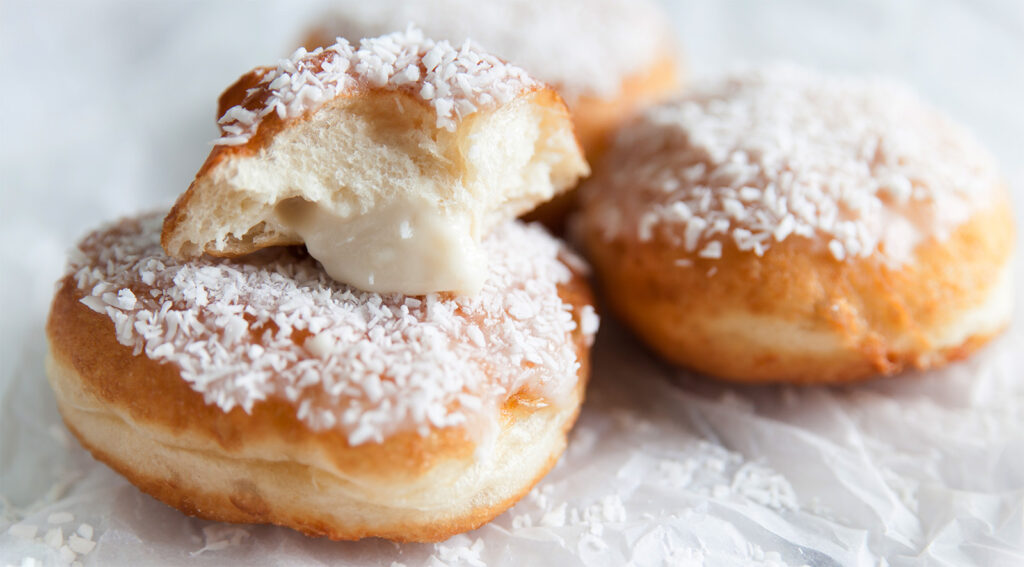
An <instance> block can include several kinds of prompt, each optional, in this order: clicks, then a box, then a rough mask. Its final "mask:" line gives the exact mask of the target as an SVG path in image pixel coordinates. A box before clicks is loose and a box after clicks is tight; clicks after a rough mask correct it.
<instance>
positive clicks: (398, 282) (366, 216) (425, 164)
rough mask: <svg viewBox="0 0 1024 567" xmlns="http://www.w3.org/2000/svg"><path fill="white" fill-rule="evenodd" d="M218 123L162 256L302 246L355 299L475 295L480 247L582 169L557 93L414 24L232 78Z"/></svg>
mask: <svg viewBox="0 0 1024 567" xmlns="http://www.w3.org/2000/svg"><path fill="white" fill-rule="evenodd" d="M219 114H220V119H219V121H218V122H219V125H220V129H221V137H220V138H219V139H218V140H217V142H216V145H215V147H214V148H213V150H212V151H211V153H210V156H209V158H208V159H207V160H206V163H205V164H203V166H202V168H201V169H200V170H199V172H198V174H197V175H196V178H195V181H194V182H193V183H192V185H191V187H189V189H188V191H186V192H185V193H184V194H183V195H182V196H181V197H180V198H179V199H178V202H177V203H176V204H175V206H174V208H173V209H172V210H171V213H170V214H169V215H168V217H167V220H166V222H165V225H164V229H163V246H164V249H165V250H166V251H167V253H168V254H169V255H170V256H172V257H174V258H177V259H180V260H187V259H191V258H196V257H198V256H201V255H202V254H204V253H205V254H212V255H216V256H224V257H235V256H240V255H244V254H248V253H251V252H253V251H255V250H258V249H261V248H265V247H268V246H282V245H296V244H305V245H306V247H307V249H308V250H309V253H310V254H311V255H312V256H313V257H314V258H316V259H317V260H319V261H320V262H321V263H322V264H323V266H324V269H325V270H326V271H327V273H328V274H330V275H331V276H332V277H333V278H335V279H336V280H338V281H340V282H343V283H348V284H351V285H354V286H356V287H358V288H360V289H364V290H367V291H376V292H381V293H403V294H410V295H422V294H426V293H433V292H455V293H463V294H467V295H472V294H474V293H476V292H477V291H479V290H480V289H481V287H482V286H483V282H484V278H485V276H486V274H487V268H486V263H487V261H486V260H487V259H486V257H485V255H484V254H483V251H482V244H481V240H482V239H483V238H484V237H486V236H487V234H488V233H489V232H490V231H492V230H494V229H495V228H496V227H498V226H500V225H502V224H504V223H505V222H506V221H508V220H510V219H512V218H515V217H517V216H518V215H520V214H522V213H524V212H526V211H528V210H530V209H532V208H534V207H535V206H536V205H537V204H539V203H541V202H543V201H546V200H548V199H550V198H551V197H552V196H553V195H555V194H557V193H559V192H561V191H565V190H567V189H568V188H570V187H571V186H574V185H575V184H576V182H577V180H578V179H579V178H580V177H581V176H582V175H586V174H588V173H589V168H588V166H587V163H586V161H585V160H584V159H583V155H582V152H581V150H580V147H579V144H578V143H577V141H576V138H575V136H574V133H573V127H572V122H571V119H570V117H569V114H568V111H567V110H566V107H565V104H564V103H563V102H562V100H561V98H560V97H559V95H558V94H557V93H556V92H555V91H554V90H552V89H550V88H549V87H546V86H544V85H543V84H542V83H540V82H538V81H537V80H535V79H533V78H531V77H530V76H529V75H527V74H526V73H525V72H524V71H523V70H522V69H519V68H517V67H514V66H512V65H509V64H507V63H505V62H503V61H501V60H499V59H497V58H496V57H493V56H491V55H488V54H486V53H484V52H482V51H480V50H479V49H478V48H476V47H475V46H474V45H473V44H471V43H468V42H466V43H464V44H462V45H461V46H460V47H453V46H452V45H451V44H449V43H448V42H447V41H439V42H435V41H433V40H431V39H428V38H426V37H424V35H423V32H422V31H420V30H418V29H415V28H412V27H410V28H409V29H407V30H406V31H404V32H396V33H392V34H388V35H385V36H381V37H374V38H368V39H364V40H362V41H361V42H360V43H359V45H358V46H353V45H350V44H349V43H348V42H347V41H346V40H343V39H342V40H339V42H338V43H335V44H333V45H331V46H330V47H328V48H325V49H321V48H318V49H316V50H314V51H312V52H306V51H305V49H301V48H300V49H299V50H298V51H296V52H295V54H293V55H292V57H291V58H289V59H285V60H283V61H281V62H280V63H279V64H278V65H277V67H275V68H269V67H260V68H257V69H255V70H253V71H251V72H250V73H247V74H246V75H244V76H242V77H241V78H240V79H239V80H238V81H237V82H236V83H235V84H234V85H233V86H232V87H230V88H229V89H228V90H227V91H226V92H225V93H224V94H223V95H222V96H221V99H220V112H219Z"/></svg>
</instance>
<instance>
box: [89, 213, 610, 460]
mask: <svg viewBox="0 0 1024 567" xmlns="http://www.w3.org/2000/svg"><path fill="white" fill-rule="evenodd" d="M160 228H161V216H160V215H156V214H153V215H147V216H144V217H141V218H140V219H135V220H125V221H122V222H120V223H118V224H115V225H112V226H110V227H107V228H105V229H102V230H100V231H97V232H95V233H93V234H91V235H89V236H88V237H86V238H85V240H84V241H83V242H82V243H81V244H80V247H79V252H78V253H76V254H73V258H74V259H73V260H72V263H71V267H70V272H69V273H70V276H71V277H72V279H73V281H74V282H75V283H76V284H77V287H78V290H79V291H80V293H81V294H82V298H81V301H82V303H84V304H86V305H88V306H89V307H90V308H92V309H95V310H99V311H100V312H101V313H104V314H105V315H107V316H108V317H109V318H110V319H111V321H113V323H114V326H115V330H116V333H117V339H118V341H119V342H120V343H121V344H123V345H126V346H128V347H131V348H132V349H133V352H134V353H135V354H142V353H145V355H146V356H148V357H149V358H151V359H153V360H156V361H160V362H170V363H173V364H175V365H176V366H177V367H178V368H179V369H180V371H181V376H182V378H183V379H184V380H185V381H186V382H187V383H188V384H189V386H190V387H191V388H192V389H193V390H195V391H196V392H199V393H201V394H202V395H203V397H204V400H205V401H206V403H208V404H215V405H217V406H218V407H219V408H221V409H222V410H223V411H225V412H227V411H231V410H232V409H234V408H236V407H241V408H242V409H243V410H245V411H246V412H251V411H252V408H253V407H254V406H255V405H256V404H257V403H259V402H260V401H262V400H265V399H268V398H278V399H283V400H286V401H288V402H290V403H291V404H292V405H293V406H294V407H295V411H296V413H297V416H298V418H299V419H300V420H301V421H302V422H304V423H305V424H307V425H308V426H309V427H310V428H312V429H314V430H324V429H339V430H341V431H343V432H345V433H346V434H347V436H348V440H349V443H351V444H352V445H359V444H361V443H366V442H371V441H382V440H383V439H384V438H386V437H388V436H390V435H392V434H394V433H396V432H400V431H409V430H412V431H417V432H419V433H421V434H427V433H429V431H430V430H431V429H432V428H445V427H454V426H462V425H466V424H469V423H471V422H476V421H479V420H493V419H497V417H498V413H499V409H500V407H501V406H502V405H503V404H504V403H505V401H506V400H507V399H508V398H509V397H510V396H512V395H514V394H517V393H527V394H531V395H537V396H541V397H544V398H546V399H548V400H551V401H552V402H554V403H558V402H560V401H562V400H565V399H567V398H568V396H569V395H570V394H571V392H572V391H573V389H574V387H575V384H576V381H577V371H578V370H579V367H580V361H579V360H578V359H577V355H576V349H575V346H574V343H573V339H572V335H573V333H574V332H577V321H580V324H581V325H582V326H583V328H581V329H580V330H579V331H578V332H581V333H582V334H583V335H584V338H585V339H586V340H588V341H591V340H592V339H593V335H594V333H596V331H597V323H598V321H597V319H596V317H597V315H596V314H595V313H593V312H592V311H591V310H587V311H585V310H584V309H580V310H579V311H580V312H578V313H577V312H574V310H573V307H572V306H571V305H570V304H567V303H564V302H563V301H562V299H561V298H560V297H559V295H558V286H559V285H560V284H564V283H567V282H568V281H569V280H570V279H571V278H572V271H571V270H570V268H569V267H567V265H566V263H564V262H562V261H561V260H560V258H563V257H567V255H569V252H568V251H566V250H565V249H564V248H563V247H562V246H561V245H560V244H559V243H558V241H557V240H555V239H554V238H552V237H551V236H549V235H548V234H547V233H545V232H544V231H543V229H541V228H539V227H534V226H526V225H523V224H521V223H517V222H512V223H508V224H507V225H504V226H503V227H500V228H498V229H497V230H496V231H495V232H494V233H493V234H492V235H491V236H489V237H488V238H487V239H485V240H484V243H483V246H484V250H485V252H486V253H487V255H488V258H490V265H489V276H488V278H487V281H486V283H485V284H484V288H483V290H482V291H481V292H480V293H479V294H476V295H474V296H472V297H450V296H447V295H440V294H429V295H426V296H423V297H408V296H404V295H399V294H387V295H381V294H377V293H371V292H364V291H361V290H359V289H356V288H352V287H349V286H346V285H343V284H338V283H337V282H335V281H334V280H332V279H331V278H330V277H329V276H327V274H326V273H325V272H324V271H323V269H322V268H321V266H320V265H319V264H318V263H317V262H316V261H315V260H314V259H312V258H310V257H309V256H308V255H306V254H305V253H304V252H303V251H302V250H301V249H299V248H273V249H267V250H264V251H262V252H259V253H256V254H253V255H249V256H247V257H246V258H245V259H244V261H242V260H232V259H217V258H209V257H204V258H201V259H198V260H194V261H189V262H181V261H178V260H174V259H172V258H170V257H168V256H166V255H165V254H164V252H163V250H162V248H161V247H160ZM576 261H578V260H576ZM143 273H150V274H154V275H153V284H152V285H149V284H146V283H144V282H143V279H142V276H141V274H143ZM122 292H125V293H122ZM129 293H130V294H131V297H133V298H134V300H133V301H123V300H121V299H122V298H124V297H128V294H129ZM108 296H109V297H111V298H112V301H111V302H102V299H101V298H103V297H108ZM98 302H99V303H98ZM100 303H102V305H103V308H102V309H100V308H99V307H98V306H99V304H100ZM513 315H516V316H513ZM257 337H258V338H257ZM485 423H486V422H484V424H485ZM471 429H473V430H477V429H479V430H486V429H487V428H486V427H480V428H471Z"/></svg>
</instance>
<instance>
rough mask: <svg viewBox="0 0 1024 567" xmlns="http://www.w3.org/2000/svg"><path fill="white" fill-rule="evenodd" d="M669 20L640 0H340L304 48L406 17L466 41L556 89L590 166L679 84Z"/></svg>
mask: <svg viewBox="0 0 1024 567" xmlns="http://www.w3.org/2000/svg"><path fill="white" fill-rule="evenodd" d="M668 21H669V19H668V17H667V16H666V15H665V14H664V13H663V11H662V10H661V9H660V7H659V6H658V5H657V4H656V3H655V2H651V1H649V0H642V1H637V0H491V1H488V2H479V1H475V0H440V1H432V2H404V1H401V0H384V1H377V2H365V1H360V0H340V1H335V2H333V3H332V4H331V7H330V9H329V10H328V11H327V13H326V14H325V15H324V16H323V17H322V18H320V19H319V20H318V23H317V24H316V26H315V27H314V28H313V30H312V31H311V32H310V33H309V34H308V35H309V37H308V38H307V39H306V46H307V47H311V48H312V47H316V46H325V45H330V44H331V43H333V42H334V41H335V38H336V37H348V38H353V37H367V36H374V35H378V34H381V33H386V32H389V31H392V30H395V29H402V28H404V27H405V26H406V25H407V24H408V23H409V22H413V23H415V24H416V25H417V26H420V27H421V28H422V29H423V30H424V32H425V33H426V34H427V35H429V36H430V37H433V38H436V39H447V40H449V41H451V42H452V44H454V45H461V44H462V43H463V42H464V41H466V40H467V39H472V40H473V41H475V42H478V43H479V44H480V45H481V46H483V48H485V49H487V50H488V51H490V52H492V53H494V54H496V55H498V56H499V57H502V58H503V59H506V60H508V61H510V62H512V63H514V64H515V65H518V66H521V67H522V68H524V69H526V70H527V71H528V72H529V73H530V74H531V75H533V76H535V77H537V78H538V79H539V80H541V81H544V82H546V83H548V84H550V85H551V86H553V87H554V88H555V89H556V90H557V91H558V92H559V94H561V95H562V98H564V99H565V101H566V103H567V104H568V106H569V109H570V111H571V112H572V118H573V122H574V123H575V125H576V133H577V136H578V137H579V139H580V143H581V144H582V145H583V149H584V150H585V152H586V155H587V159H588V160H589V161H590V162H591V164H594V163H596V162H597V161H598V160H599V159H600V156H601V153H602V152H603V151H604V149H605V147H606V145H607V140H608V136H609V133H610V132H611V131H613V130H614V129H615V128H616V127H617V126H618V125H619V124H620V123H621V122H622V121H623V120H624V119H626V118H627V117H628V116H630V115H632V114H633V113H635V112H636V111H637V110H638V109H639V108H641V107H643V106H645V105H647V104H650V103H651V102H654V101H657V100H660V99H663V98H665V97H666V96H668V95H669V94H670V93H672V92H674V91H675V89H676V88H678V84H679V82H680V74H681V73H680V66H681V62H680V55H679V51H678V48H677V47H676V45H675V42H674V39H673V37H672V34H671V30H670V29H669V26H668V24H667V22H668ZM574 204H575V196H574V195H572V194H565V195H564V196H561V197H556V199H555V200H554V201H552V202H551V203H549V204H545V205H543V206H542V207H541V208H540V209H539V210H538V211H537V212H536V213H534V214H533V215H532V218H535V219H538V220H542V221H544V222H545V224H548V225H549V226H559V225H560V224H561V223H562V221H563V217H564V215H565V214H566V213H567V212H568V210H570V209H571V208H572V207H573V206H574Z"/></svg>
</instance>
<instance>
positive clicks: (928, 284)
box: [578, 65, 1014, 383]
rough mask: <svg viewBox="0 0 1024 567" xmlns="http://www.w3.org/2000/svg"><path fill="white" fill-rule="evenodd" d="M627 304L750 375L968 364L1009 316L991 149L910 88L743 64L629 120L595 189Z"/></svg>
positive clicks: (588, 200)
mask: <svg viewBox="0 0 1024 567" xmlns="http://www.w3.org/2000/svg"><path fill="white" fill-rule="evenodd" d="M581 191H582V193H583V196H582V201H583V203H582V206H581V207H582V212H581V218H580V223H579V227H578V228H579V238H580V239H581V240H582V242H583V243H584V246H585V248H586V250H587V251H588V254H589V257H590V259H591V261H592V263H593V264H594V266H595V271H596V273H597V275H598V279H599V282H600V284H601V287H602V288H603V290H604V297H605V298H606V299H607V302H608V304H609V307H610V309H611V310H612V311H613V312H614V313H615V314H616V315H617V316H618V317H619V318H620V319H621V320H622V321H624V322H625V323H626V324H627V325H629V326H630V327H631V328H632V329H633V331H634V332H635V333H636V334H637V335H638V336H639V337H640V338H641V339H642V340H643V341H644V342H645V343H646V344H647V345H648V346H650V348H651V349H653V350H654V351H655V352H656V353H658V354H660V355H661V356H662V357H664V358H665V359H667V360H668V361H670V362H672V363H675V364H678V365H682V366H685V367H689V368H691V369H694V370H697V371H699V372H701V373H704V374H708V375H711V376H716V377H720V378H724V379H728V380H733V381H740V382H754V383H761V382H792V383H840V382H847V381H853V380H859V379H864V378H868V377H873V376H879V375H889V374H894V373H897V372H900V371H902V370H904V369H913V368H917V369H927V368H932V367H938V366H941V365H943V364H946V363H947V362H949V361H952V360H955V359H959V358H963V357H965V356H967V355H968V354H970V353H971V352H973V351H975V350H976V349H977V348H978V347H980V346H981V345H982V344H984V343H985V342H986V341H987V340H989V339H990V338H991V337H993V336H995V335H996V334H998V333H999V332H1000V331H1001V330H1002V329H1003V328H1004V327H1005V326H1006V325H1007V324H1008V321H1009V318H1010V316H1011V311H1012V309H1011V304H1012V294H1013V284H1012V282H1011V267H1010V261H1011V255H1012V248H1013V238H1014V236H1013V231H1014V227H1013V219H1012V218H1011V213H1010V210H1011V208H1010V207H1009V201H1008V191H1007V188H1006V186H1005V184H1004V183H1003V182H1002V181H1001V179H1000V177H999V175H998V173H997V171H996V167H995V165H994V162H993V159H992V158H991V156H990V155H989V154H988V153H987V152H986V151H985V150H984V149H983V148H982V147H980V145H979V144H978V142H977V141H975V139H974V138H972V137H971V135H970V134H969V133H967V132H966V131H965V130H964V129H963V128H961V127H959V126H957V125H955V124H953V123H952V122H951V121H949V120H948V119H947V118H945V117H944V116H943V115H941V114H940V113H939V112H938V111H937V110H935V109H933V108H931V107H929V106H928V105H926V104H925V103H923V102H922V101H921V100H920V99H919V98H918V97H917V96H915V95H914V94H913V93H911V92H910V91H909V90H908V89H907V88H905V87H902V86H900V85H897V84H893V83H891V82H889V81H885V80H881V79H866V78H858V77H845V76H838V77H831V76H821V75H818V74H816V73H814V72H811V71H808V70H804V69H801V68H798V67H794V66H787V65H770V66H766V67H759V68H749V69H746V70H742V71H738V72H736V73H733V74H731V75H728V76H726V77H725V78H722V79H720V80H717V81H711V82H709V83H707V84H702V85H701V86H699V87H696V88H695V89H694V90H693V91H692V92H690V93H689V94H686V95H684V96H681V97H678V98H676V99H675V100H672V101H669V102H665V103H663V104H660V105H657V106H655V107H651V108H650V109H648V110H647V111H646V112H644V113H643V114H642V115H641V116H638V117H637V118H636V119H635V120H633V121H632V122H630V123H629V124H628V125H627V126H625V127H624V128H623V129H622V131H620V132H619V133H618V135H617V137H616V140H615V143H614V144H613V147H612V148H611V149H610V150H609V153H608V154H607V156H606V158H605V161H604V162H603V163H602V164H601V167H600V168H598V170H597V171H596V173H595V175H594V176H593V177H592V178H591V179H589V180H588V181H587V182H585V183H584V185H583V187H582V188H581Z"/></svg>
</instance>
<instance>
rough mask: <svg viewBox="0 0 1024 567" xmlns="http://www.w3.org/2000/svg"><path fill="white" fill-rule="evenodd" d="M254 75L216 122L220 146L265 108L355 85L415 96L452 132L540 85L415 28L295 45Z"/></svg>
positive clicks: (292, 111) (325, 96) (239, 140)
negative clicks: (312, 46) (309, 46)
mask: <svg viewBox="0 0 1024 567" xmlns="http://www.w3.org/2000/svg"><path fill="white" fill-rule="evenodd" d="M256 73H258V74H260V77H259V84H257V85H256V86H255V87H253V88H251V89H249V90H248V91H247V92H246V97H245V100H244V101H243V102H242V103H241V104H239V105H237V106H234V107H231V108H229V109H228V110H227V111H226V112H225V113H224V116H222V117H221V118H220V120H219V121H218V123H219V124H220V128H221V138H220V139H219V140H218V141H217V143H218V144H223V145H239V144H245V143H246V142H248V141H249V140H250V139H251V138H252V136H253V135H254V134H255V133H256V130H257V129H258V128H259V125H260V122H261V121H262V120H263V119H264V117H266V116H268V115H270V114H276V115H277V116H278V117H279V118H281V119H282V120H283V119H287V118H295V117H298V116H302V115H303V114H305V113H306V112H310V111H314V110H316V109H318V108H320V107H321V106H323V105H324V104H325V103H326V102H328V101H330V100H332V99H334V98H335V97H337V96H338V95H341V94H344V93H348V92H352V91H354V90H355V89H358V88H376V89H386V90H401V91H404V92H407V93H409V94H411V95H414V96H418V97H419V98H421V99H422V100H424V101H426V102H428V103H429V104H430V105H431V106H432V107H433V109H434V111H435V112H436V113H437V127H438V128H444V129H446V130H450V131H451V130H454V129H455V125H456V123H457V122H458V121H459V120H461V119H462V118H464V117H466V116H468V115H470V114H472V113H474V112H477V111H478V110H480V109H482V108H490V107H494V106H497V105H501V104H506V103H508V102H509V101H511V100H512V99H513V98H515V97H516V96H517V95H519V94H520V93H522V92H524V91H526V90H529V89H532V88H536V87H538V86H540V83H538V82H537V81H536V80H534V79H533V78H531V77H530V76H528V75H527V74H526V72H525V71H523V70H522V69H520V68H519V67H515V66H513V65H509V64H508V63H505V62H504V61H502V60H500V59H498V58H497V57H494V56H493V55H489V54H487V53H484V52H483V51H481V50H480V48H479V47H477V46H476V45H475V44H473V43H472V42H471V41H469V40H466V41H465V42H463V43H462V44H461V47H458V48H456V47H453V46H452V44H450V43H449V42H447V41H437V42H435V41H433V40H431V39H427V38H425V37H424V35H423V32H422V31H421V30H419V29H417V28H415V27H412V26H409V28H408V29H406V31H404V32H396V33H391V34H388V35H383V36H380V37H374V38H368V39H364V40H362V41H361V42H360V43H359V47H358V48H354V47H353V46H352V45H350V44H349V42H348V41H347V40H345V39H342V38H338V40H337V43H335V44H334V45H332V46H330V47H327V48H326V49H324V48H317V49H316V50H314V51H312V52H307V51H306V50H305V49H304V48H301V47H300V48H299V49H298V50H297V51H295V53H293V54H292V56H291V57H290V58H288V59H284V60H282V61H280V62H279V63H278V65H277V68H276V69H273V70H269V69H258V70H257V71H256Z"/></svg>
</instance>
